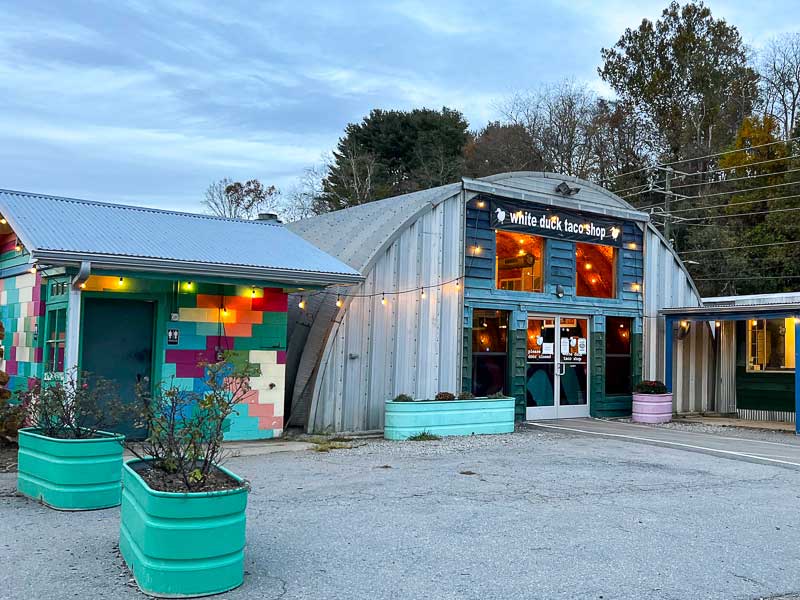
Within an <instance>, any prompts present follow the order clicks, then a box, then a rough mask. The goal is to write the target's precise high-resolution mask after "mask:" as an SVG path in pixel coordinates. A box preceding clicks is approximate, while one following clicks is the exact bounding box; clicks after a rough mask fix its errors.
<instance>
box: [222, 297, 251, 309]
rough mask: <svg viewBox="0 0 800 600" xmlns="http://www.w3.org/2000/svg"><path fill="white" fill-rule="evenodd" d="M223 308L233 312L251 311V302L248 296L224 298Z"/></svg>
mask: <svg viewBox="0 0 800 600" xmlns="http://www.w3.org/2000/svg"><path fill="white" fill-rule="evenodd" d="M225 306H227V307H228V308H233V309H235V310H252V309H253V300H252V298H250V297H249V296H225Z"/></svg>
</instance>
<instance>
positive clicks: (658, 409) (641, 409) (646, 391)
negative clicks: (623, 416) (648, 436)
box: [633, 381, 672, 423]
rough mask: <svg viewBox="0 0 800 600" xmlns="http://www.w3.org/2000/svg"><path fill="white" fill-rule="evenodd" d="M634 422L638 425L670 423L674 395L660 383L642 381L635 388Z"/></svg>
mask: <svg viewBox="0 0 800 600" xmlns="http://www.w3.org/2000/svg"><path fill="white" fill-rule="evenodd" d="M633 420H634V421H635V422H636V423H668V422H669V421H671V420H672V394H671V393H669V392H667V386H665V385H664V384H663V383H662V382H660V381H641V382H639V383H638V384H636V387H634V388H633Z"/></svg>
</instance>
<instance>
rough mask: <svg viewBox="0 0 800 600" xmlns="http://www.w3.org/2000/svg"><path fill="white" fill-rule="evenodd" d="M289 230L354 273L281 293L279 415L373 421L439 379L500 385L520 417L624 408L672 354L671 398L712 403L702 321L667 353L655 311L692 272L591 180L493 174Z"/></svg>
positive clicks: (377, 423) (685, 285)
mask: <svg viewBox="0 0 800 600" xmlns="http://www.w3.org/2000/svg"><path fill="white" fill-rule="evenodd" d="M287 227H288V228H289V229H291V230H292V231H293V232H294V233H296V234H298V235H300V236H301V237H303V238H305V239H306V240H307V241H309V242H311V243H313V244H314V245H316V246H318V247H319V248H321V249H322V250H324V251H326V252H327V253H329V254H331V255H333V256H335V257H336V258H338V259H339V260H341V261H342V262H344V263H346V264H347V265H349V266H350V267H352V268H353V269H354V270H356V271H359V272H360V273H362V274H363V275H364V276H365V280H364V281H363V282H362V283H359V284H357V285H355V286H352V287H339V288H329V289H328V290H326V291H324V292H318V293H308V294H302V293H301V294H298V295H295V296H294V297H293V300H292V301H291V302H290V306H289V338H288V349H287V354H288V355H287V373H286V375H287V412H289V413H290V414H289V416H288V423H289V424H290V425H300V426H303V427H305V428H306V429H307V430H308V431H317V432H323V431H342V432H344V431H373V430H380V429H382V428H383V415H384V406H383V405H384V402H385V401H386V400H388V399H391V398H393V397H394V396H396V395H397V394H401V393H403V394H409V395H411V396H413V397H415V398H431V397H433V396H434V395H435V394H436V393H437V392H439V391H450V392H460V391H467V392H472V393H474V394H475V395H488V394H492V393H494V392H498V391H501V392H504V393H506V394H508V395H513V396H514V397H515V398H516V416H517V419H520V420H521V419H550V418H565V417H581V416H599V417H604V416H623V415H628V414H630V412H631V391H632V387H633V385H634V384H635V383H636V382H637V381H638V380H639V379H641V378H646V379H663V378H664V376H665V366H666V365H667V364H669V366H670V368H671V373H672V374H673V375H675V379H674V381H673V382H672V383H673V385H674V388H673V389H674V393H675V409H676V411H677V412H696V411H705V410H711V409H713V406H714V402H715V399H714V397H713V393H714V390H713V385H712V384H711V381H710V379H709V378H708V377H706V376H705V374H706V373H707V371H708V367H709V365H710V364H711V359H712V356H711V354H712V350H711V349H712V347H713V345H712V344H711V343H710V341H711V336H712V335H713V333H712V331H711V327H709V326H705V327H704V326H698V327H694V328H691V330H690V331H688V332H686V336H685V339H682V343H680V344H676V345H675V347H674V348H673V347H672V345H670V348H671V357H670V360H666V357H665V348H666V345H665V318H664V316H663V315H660V312H659V311H661V310H662V309H665V308H669V307H692V306H699V305H700V303H701V302H700V297H699V295H698V292H697V290H696V288H695V286H694V284H693V283H692V281H691V279H690V277H689V274H688V273H687V271H686V269H685V267H684V266H683V264H682V263H681V261H680V259H679V257H678V255H677V254H676V253H675V252H674V251H673V249H672V248H671V247H670V245H669V244H667V243H666V241H665V240H664V239H663V237H662V236H661V235H660V234H659V233H658V231H657V230H656V229H655V228H654V227H653V226H652V225H651V224H650V222H649V215H648V214H646V213H643V212H640V211H637V210H635V209H634V208H633V207H632V206H631V205H629V204H628V203H627V202H625V201H624V200H622V199H621V198H619V197H618V196H616V195H614V194H613V193H611V192H609V191H608V190H605V189H603V188H601V187H599V186H597V185H594V184H592V183H590V182H587V181H583V180H579V179H576V178H573V177H569V176H564V175H557V174H552V173H539V172H518V173H503V174H499V175H494V176H491V177H486V178H482V179H464V180H462V181H461V182H460V183H453V184H450V185H445V186H442V187H437V188H433V189H429V190H423V191H419V192H414V193H411V194H405V195H402V196H397V197H394V198H387V199H384V200H381V201H377V202H372V203H369V204H365V205H362V206H358V207H353V208H349V209H345V210H341V211H337V212H333V213H329V214H325V215H321V216H318V217H314V218H310V219H306V220H302V221H298V222H295V223H290V224H288V225H287ZM301 304H302V308H300V306H299V305H301ZM689 350H691V360H690V352H689Z"/></svg>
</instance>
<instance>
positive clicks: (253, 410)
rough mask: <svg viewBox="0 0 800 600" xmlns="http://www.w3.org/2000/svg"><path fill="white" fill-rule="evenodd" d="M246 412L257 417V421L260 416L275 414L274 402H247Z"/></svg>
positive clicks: (272, 415) (265, 416)
mask: <svg viewBox="0 0 800 600" xmlns="http://www.w3.org/2000/svg"><path fill="white" fill-rule="evenodd" d="M247 414H248V415H250V416H251V417H258V418H259V421H260V420H261V419H262V418H267V417H270V418H271V417H274V416H275V405H274V404H248V405H247Z"/></svg>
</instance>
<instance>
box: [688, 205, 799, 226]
mask: <svg viewBox="0 0 800 600" xmlns="http://www.w3.org/2000/svg"><path fill="white" fill-rule="evenodd" d="M796 210H800V206H797V207H794V208H773V209H772V210H759V211H754V212H743V213H734V214H732V215H711V216H707V217H689V218H684V219H682V220H681V221H678V223H677V224H678V225H680V224H682V223H686V222H691V221H706V220H708V221H711V220H716V219H731V218H733V217H750V216H755V215H771V214H773V213H783V212H794V211H796Z"/></svg>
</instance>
